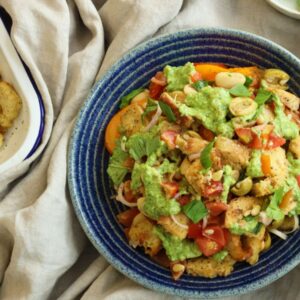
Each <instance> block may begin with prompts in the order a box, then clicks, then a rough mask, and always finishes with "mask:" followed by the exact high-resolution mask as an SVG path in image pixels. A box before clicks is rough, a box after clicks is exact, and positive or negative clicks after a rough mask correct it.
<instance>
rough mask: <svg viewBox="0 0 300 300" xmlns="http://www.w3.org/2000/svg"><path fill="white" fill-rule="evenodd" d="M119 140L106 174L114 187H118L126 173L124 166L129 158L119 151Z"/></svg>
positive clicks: (126, 169)
mask: <svg viewBox="0 0 300 300" xmlns="http://www.w3.org/2000/svg"><path fill="white" fill-rule="evenodd" d="M120 144H121V143H120V140H119V141H118V142H117V145H116V148H115V150H114V152H113V155H112V156H111V157H110V159H109V164H108V169H107V173H108V175H109V177H110V178H111V180H112V181H113V183H114V185H116V186H118V185H120V184H121V182H122V181H123V179H124V177H125V176H126V174H127V173H128V171H129V170H128V168H126V167H125V166H124V162H125V160H126V159H127V158H128V157H129V154H128V153H127V152H124V151H123V150H122V149H121V145H120Z"/></svg>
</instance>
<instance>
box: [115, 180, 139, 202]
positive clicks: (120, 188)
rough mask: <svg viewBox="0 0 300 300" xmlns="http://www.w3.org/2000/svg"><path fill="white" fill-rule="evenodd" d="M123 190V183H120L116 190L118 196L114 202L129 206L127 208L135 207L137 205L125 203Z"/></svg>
mask: <svg viewBox="0 0 300 300" xmlns="http://www.w3.org/2000/svg"><path fill="white" fill-rule="evenodd" d="M123 189H124V183H123V182H122V183H121V184H120V186H119V188H118V194H117V196H116V200H117V201H119V202H121V203H123V204H124V205H126V206H129V207H135V206H137V203H130V202H128V201H126V199H125V198H124V196H123Z"/></svg>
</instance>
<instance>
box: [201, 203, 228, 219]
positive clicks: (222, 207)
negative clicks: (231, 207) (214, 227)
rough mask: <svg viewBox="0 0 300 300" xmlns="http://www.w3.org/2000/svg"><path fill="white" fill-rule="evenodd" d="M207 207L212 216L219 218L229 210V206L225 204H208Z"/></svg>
mask: <svg viewBox="0 0 300 300" xmlns="http://www.w3.org/2000/svg"><path fill="white" fill-rule="evenodd" d="M205 206H206V208H207V209H208V211H209V214H210V215H211V216H218V215H220V214H221V213H222V212H224V211H226V210H227V208H228V206H227V204H225V203H223V202H206V203H205Z"/></svg>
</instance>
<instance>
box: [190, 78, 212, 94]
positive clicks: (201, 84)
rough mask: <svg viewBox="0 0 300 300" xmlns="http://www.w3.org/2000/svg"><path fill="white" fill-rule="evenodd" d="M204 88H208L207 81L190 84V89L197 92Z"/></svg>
mask: <svg viewBox="0 0 300 300" xmlns="http://www.w3.org/2000/svg"><path fill="white" fill-rule="evenodd" d="M206 86H208V81H207V80H198V81H196V82H194V83H193V84H192V87H193V88H194V89H196V90H197V91H198V92H199V91H200V90H201V89H202V88H204V87H206Z"/></svg>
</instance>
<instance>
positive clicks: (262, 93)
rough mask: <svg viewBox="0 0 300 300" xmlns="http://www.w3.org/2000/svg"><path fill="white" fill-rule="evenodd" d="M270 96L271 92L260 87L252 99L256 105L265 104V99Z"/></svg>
mask: <svg viewBox="0 0 300 300" xmlns="http://www.w3.org/2000/svg"><path fill="white" fill-rule="evenodd" d="M271 96H272V92H270V91H267V90H265V89H262V88H260V89H259V90H258V93H257V95H256V97H255V99H254V101H255V102H256V103H257V104H258V105H263V104H265V102H266V101H267V100H269V99H270V97H271Z"/></svg>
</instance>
